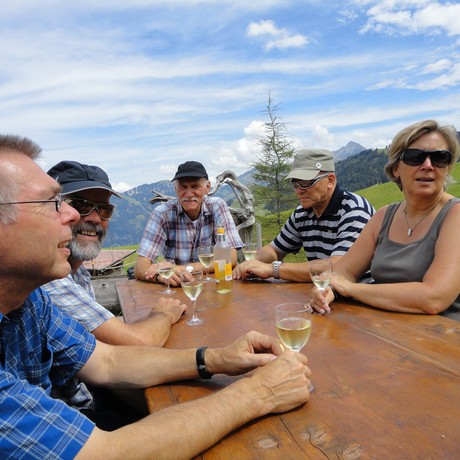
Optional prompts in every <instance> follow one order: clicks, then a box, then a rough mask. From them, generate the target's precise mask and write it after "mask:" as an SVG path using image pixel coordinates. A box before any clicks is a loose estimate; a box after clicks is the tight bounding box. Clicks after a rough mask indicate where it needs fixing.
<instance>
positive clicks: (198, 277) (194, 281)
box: [180, 270, 204, 326]
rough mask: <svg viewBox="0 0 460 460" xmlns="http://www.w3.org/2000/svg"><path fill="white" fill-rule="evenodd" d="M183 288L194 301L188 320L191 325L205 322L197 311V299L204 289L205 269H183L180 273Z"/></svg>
mask: <svg viewBox="0 0 460 460" xmlns="http://www.w3.org/2000/svg"><path fill="white" fill-rule="evenodd" d="M180 280H181V286H182V290H183V291H184V292H185V294H186V296H187V297H188V298H189V299H190V300H191V301H192V312H193V313H192V317H191V318H190V319H189V320H188V321H187V324H188V325H189V326H197V325H199V324H203V323H204V320H203V319H201V318H198V315H197V311H196V299H197V298H198V296H199V295H200V294H201V291H202V290H203V282H204V279H203V271H202V270H194V271H188V270H186V271H183V272H181V274H180Z"/></svg>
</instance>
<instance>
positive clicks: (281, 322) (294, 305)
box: [275, 302, 315, 393]
mask: <svg viewBox="0 0 460 460" xmlns="http://www.w3.org/2000/svg"><path fill="white" fill-rule="evenodd" d="M311 311H312V310H311V307H310V305H309V304H305V303H301V302H290V303H282V304H279V305H276V307H275V327H276V333H277V334H278V337H279V339H280V341H281V343H282V344H283V345H284V346H285V347H286V348H289V350H292V351H294V352H296V353H299V352H300V350H301V349H302V348H303V347H304V346H305V344H306V343H307V342H308V339H309V338H310V333H311V326H312V321H311V314H312V313H311ZM314 389H315V386H314V385H313V384H312V383H311V382H310V385H309V387H308V391H309V392H310V393H311V392H312V391H314Z"/></svg>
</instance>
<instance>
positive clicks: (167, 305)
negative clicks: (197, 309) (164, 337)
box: [151, 297, 187, 324]
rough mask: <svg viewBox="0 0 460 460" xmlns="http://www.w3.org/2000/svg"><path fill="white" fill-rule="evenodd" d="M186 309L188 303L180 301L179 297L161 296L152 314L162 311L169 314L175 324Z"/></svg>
mask: <svg viewBox="0 0 460 460" xmlns="http://www.w3.org/2000/svg"><path fill="white" fill-rule="evenodd" d="M186 311H187V305H185V304H184V303H180V301H179V300H178V299H170V298H166V297H160V298H159V299H158V302H157V303H156V305H155V307H153V309H152V312H151V315H152V314H153V315H154V314H155V313H162V314H164V315H166V316H168V318H169V319H170V321H171V324H175V323H177V321H179V319H180V318H181V316H182V315H183V314H184V313H185V312H186Z"/></svg>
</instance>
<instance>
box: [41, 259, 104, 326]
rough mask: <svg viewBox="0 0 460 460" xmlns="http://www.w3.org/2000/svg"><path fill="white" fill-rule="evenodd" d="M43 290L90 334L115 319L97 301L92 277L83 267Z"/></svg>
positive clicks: (46, 285)
mask: <svg viewBox="0 0 460 460" xmlns="http://www.w3.org/2000/svg"><path fill="white" fill-rule="evenodd" d="M43 288H44V289H45V290H46V291H47V292H48V294H49V296H50V297H51V300H52V301H53V303H54V304H55V305H56V306H58V307H59V308H61V309H62V310H64V311H65V312H66V313H67V314H69V315H71V316H72V317H73V318H75V319H76V320H77V321H78V322H79V323H80V324H82V325H83V326H84V327H85V329H86V330H87V331H89V332H92V331H94V329H96V328H98V327H99V326H100V325H102V324H104V323H105V322H106V321H107V320H109V319H111V318H113V314H112V313H111V312H110V311H109V310H107V308H105V307H104V306H102V305H101V304H99V303H98V302H97V301H96V297H95V295H94V289H93V286H92V284H91V275H90V274H89V272H88V270H87V269H86V268H85V267H84V266H83V265H81V266H80V267H79V268H78V269H77V270H76V272H75V273H72V274H70V275H68V276H67V277H66V278H62V279H58V280H54V281H51V282H49V283H47V284H45V285H44V286H43Z"/></svg>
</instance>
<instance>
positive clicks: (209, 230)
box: [137, 196, 243, 265]
mask: <svg viewBox="0 0 460 460" xmlns="http://www.w3.org/2000/svg"><path fill="white" fill-rule="evenodd" d="M218 227H224V229H225V240H226V241H227V243H229V244H230V246H231V247H232V248H235V249H239V248H241V247H242V246H243V242H242V241H241V238H240V236H239V234H238V231H237V229H236V226H235V222H234V221H233V218H232V215H231V214H230V210H229V209H228V206H227V204H226V203H225V201H224V200H222V198H218V197H209V196H205V198H204V200H203V203H202V206H201V211H200V215H199V217H198V219H197V220H195V221H192V220H191V219H190V218H189V217H188V216H187V214H186V213H185V212H184V210H183V208H182V206H181V205H180V203H179V201H178V200H177V199H174V200H169V201H167V202H166V203H162V204H161V205H159V206H157V207H156V208H155V209H154V210H153V212H152V214H151V216H150V218H149V221H148V222H147V225H146V227H145V230H144V235H143V236H142V240H141V243H140V245H139V248H138V250H137V252H138V254H139V255H141V256H143V257H147V258H148V259H150V260H152V261H153V260H155V259H156V258H157V257H158V256H160V255H162V256H164V257H166V258H167V259H174V260H175V262H176V264H180V265H185V264H187V263H189V262H196V261H198V247H199V245H200V243H209V244H211V245H214V244H215V243H216V230H217V228H218Z"/></svg>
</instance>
